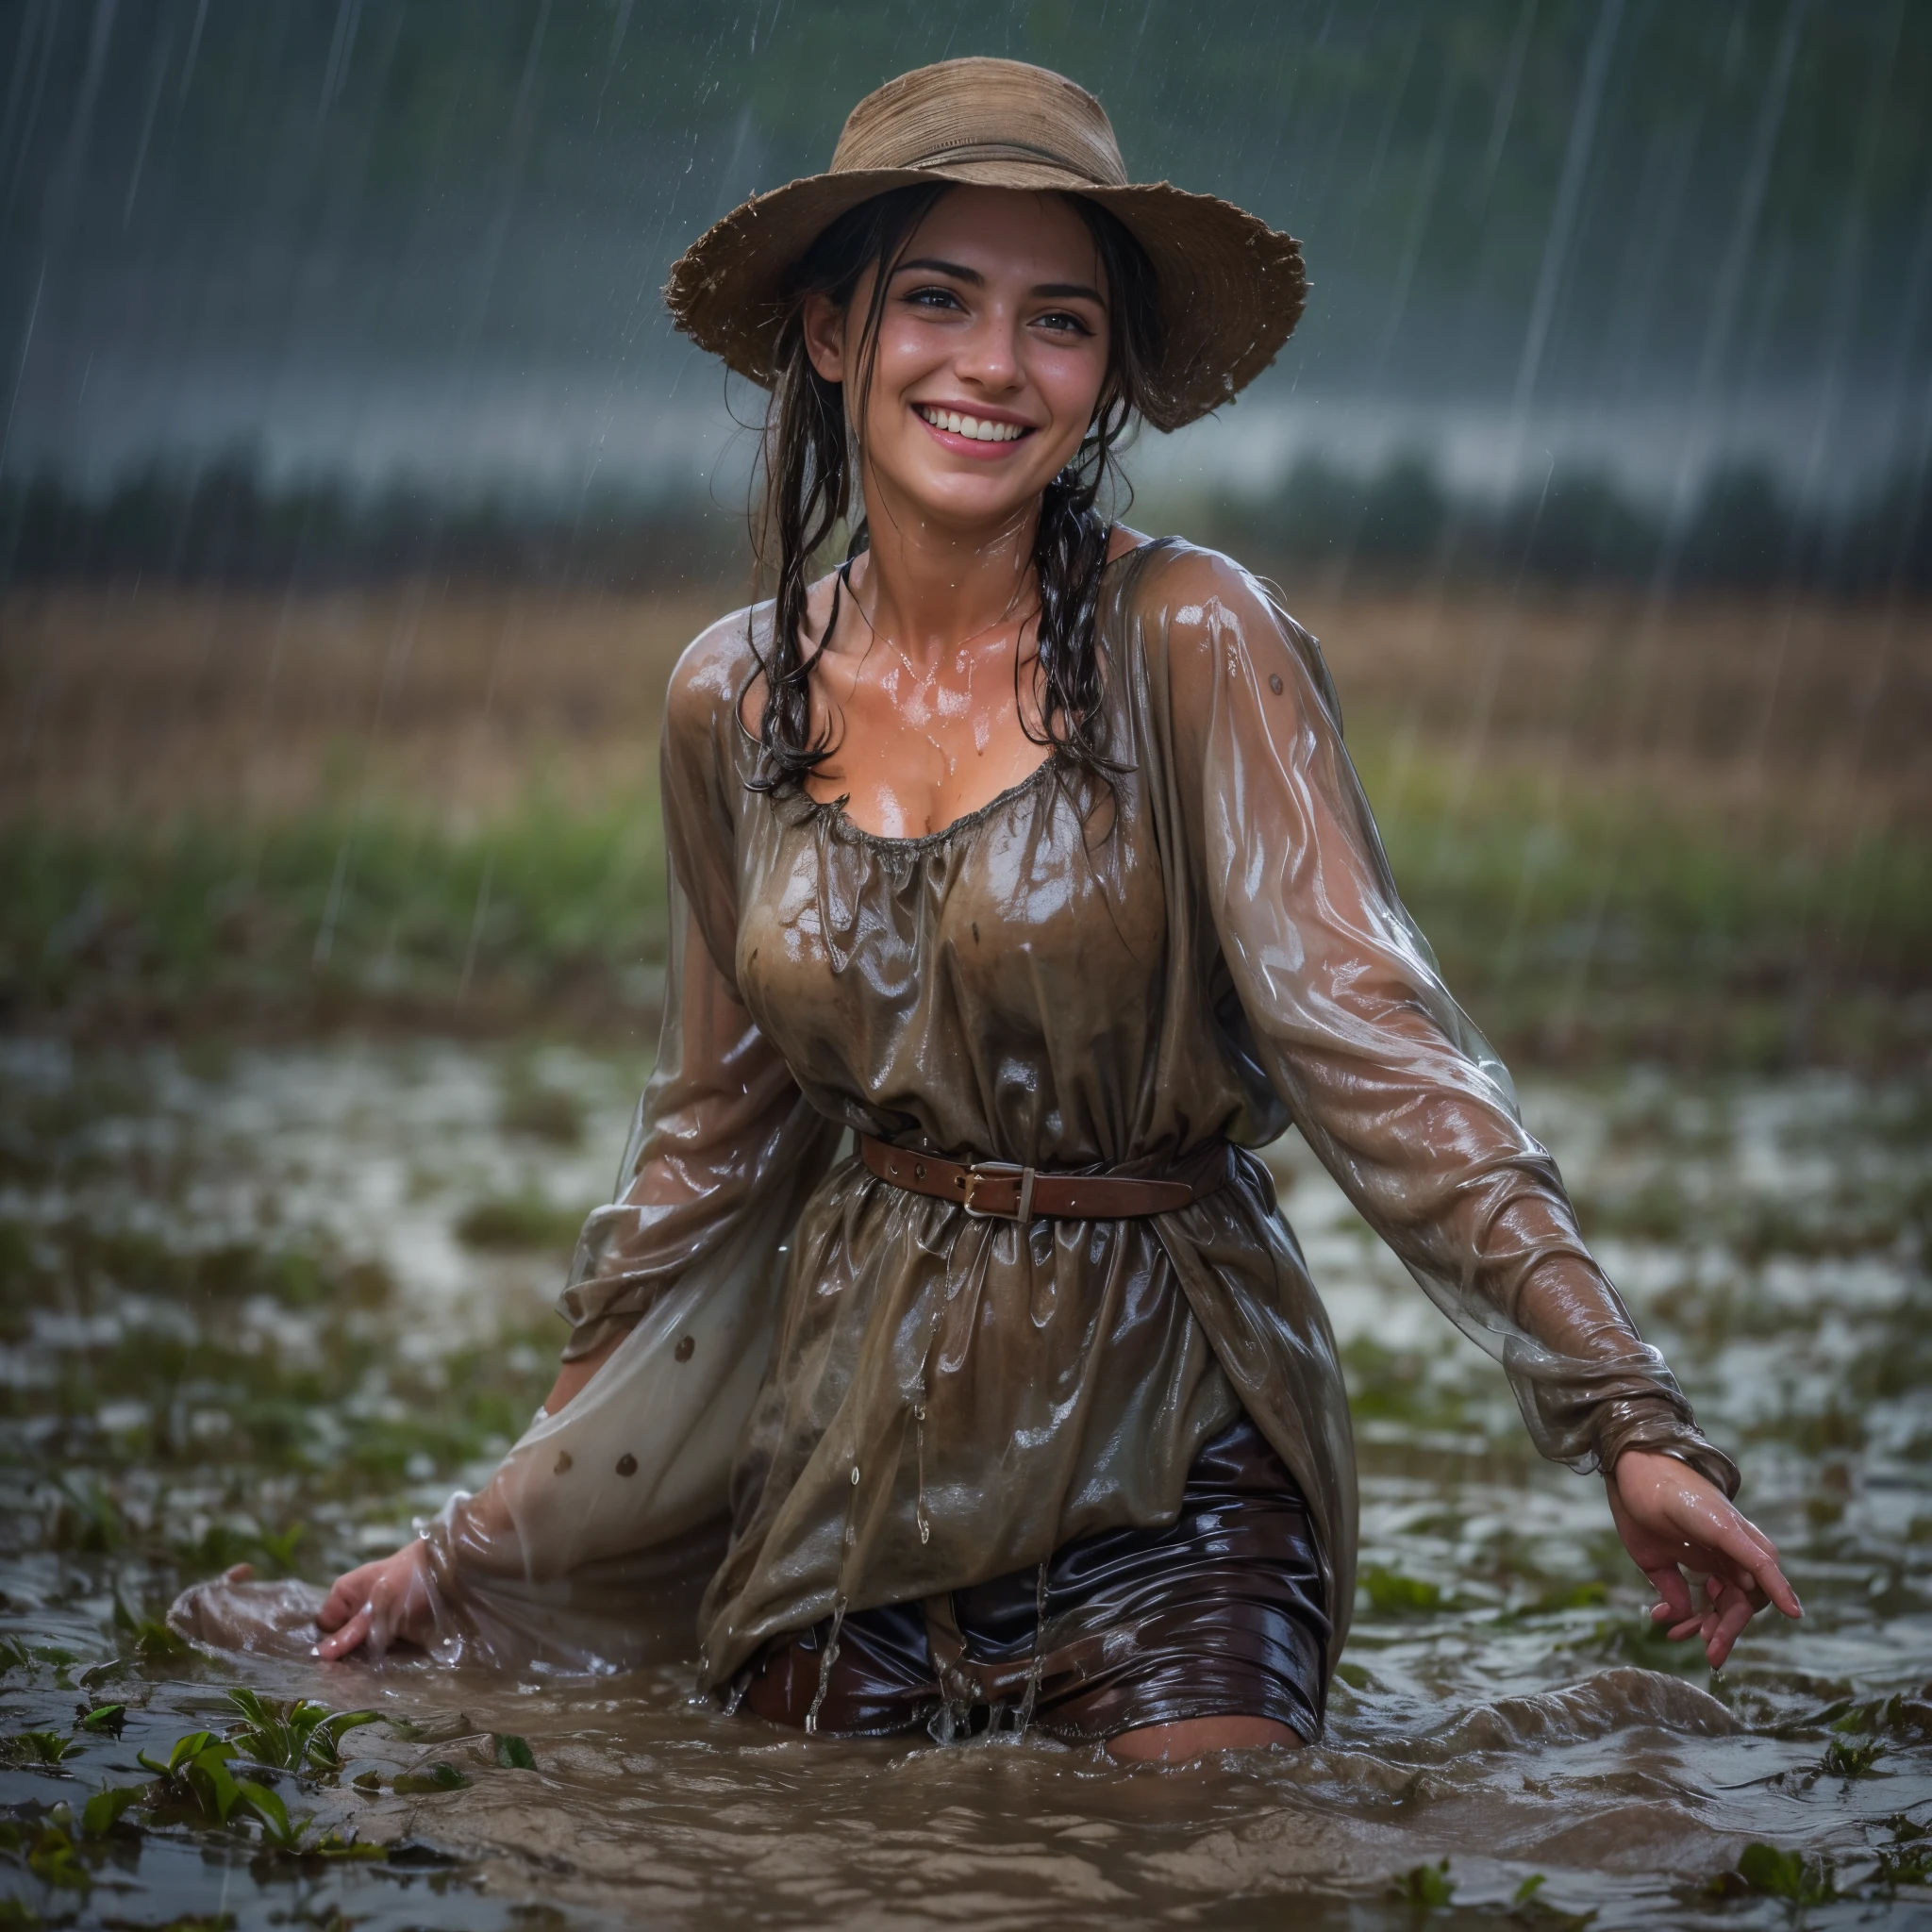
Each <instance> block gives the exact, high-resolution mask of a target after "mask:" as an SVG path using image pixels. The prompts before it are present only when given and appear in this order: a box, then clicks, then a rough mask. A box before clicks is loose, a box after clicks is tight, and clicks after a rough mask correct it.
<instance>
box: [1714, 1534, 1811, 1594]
mask: <svg viewBox="0 0 1932 1932" xmlns="http://www.w3.org/2000/svg"><path fill="white" fill-rule="evenodd" d="M1716 1530H1717V1534H1716V1537H1715V1539H1714V1541H1715V1546H1716V1548H1717V1549H1718V1550H1719V1551H1720V1552H1722V1554H1723V1555H1724V1556H1725V1557H1729V1558H1730V1560H1731V1561H1732V1562H1733V1563H1734V1564H1736V1565H1737V1566H1738V1568H1739V1569H1740V1570H1741V1571H1742V1572H1743V1573H1744V1574H1746V1575H1748V1576H1749V1577H1750V1578H1751V1580H1752V1581H1753V1582H1754V1583H1755V1584H1756V1585H1757V1588H1758V1589H1759V1590H1760V1591H1763V1593H1764V1594H1765V1596H1766V1597H1768V1598H1769V1599H1770V1600H1771V1602H1773V1603H1774V1604H1775V1605H1776V1606H1777V1607H1778V1608H1779V1609H1781V1610H1782V1611H1783V1612H1784V1613H1785V1615H1786V1616H1788V1617H1802V1616H1803V1615H1804V1614H1805V1607H1804V1605H1803V1604H1801V1603H1800V1602H1799V1601H1798V1592H1797V1591H1794V1590H1793V1589H1792V1588H1791V1586H1790V1584H1789V1583H1788V1582H1787V1581H1786V1580H1785V1573H1784V1572H1783V1571H1782V1570H1781V1569H1780V1568H1779V1567H1778V1560H1777V1545H1776V1544H1775V1543H1774V1542H1773V1541H1771V1539H1770V1538H1769V1537H1768V1536H1766V1535H1765V1534H1764V1532H1763V1531H1762V1530H1760V1529H1759V1528H1758V1527H1757V1524H1754V1523H1753V1522H1751V1521H1750V1519H1749V1518H1748V1517H1744V1516H1740V1514H1739V1513H1738V1511H1737V1510H1735V1509H1733V1510H1732V1511H1731V1512H1730V1514H1729V1516H1728V1517H1727V1518H1726V1519H1725V1520H1724V1522H1723V1523H1722V1524H1718V1525H1716Z"/></svg>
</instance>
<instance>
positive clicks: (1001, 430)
mask: <svg viewBox="0 0 1932 1932" xmlns="http://www.w3.org/2000/svg"><path fill="white" fill-rule="evenodd" d="M912 407H913V408H915V409H916V410H917V411H918V412H919V414H920V416H921V417H922V418H924V421H926V422H927V423H930V424H931V425H932V426H933V427H934V428H935V429H944V430H948V431H950V432H951V433H952V434H953V435H955V436H964V437H967V438H969V439H971V441H974V442H1018V441H1019V440H1020V439H1021V438H1022V437H1023V436H1030V435H1031V434H1032V433H1033V432H1032V431H1031V430H1030V429H1028V428H1027V427H1026V425H1024V423H990V422H988V421H987V419H986V418H985V417H983V416H969V415H967V414H966V413H965V412H964V410H961V409H936V408H932V407H931V406H930V405H929V404H926V403H914V404H913V406H912Z"/></svg>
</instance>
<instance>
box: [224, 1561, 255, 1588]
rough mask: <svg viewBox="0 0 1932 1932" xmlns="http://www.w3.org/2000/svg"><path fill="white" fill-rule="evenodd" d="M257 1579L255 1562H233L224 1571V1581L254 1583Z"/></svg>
mask: <svg viewBox="0 0 1932 1932" xmlns="http://www.w3.org/2000/svg"><path fill="white" fill-rule="evenodd" d="M254 1580H255V1565H254V1564H253V1563H231V1564H230V1565H229V1566H228V1567H227V1569H225V1570H224V1571H223V1572H222V1581H223V1582H224V1583H252V1582H253V1581H254Z"/></svg>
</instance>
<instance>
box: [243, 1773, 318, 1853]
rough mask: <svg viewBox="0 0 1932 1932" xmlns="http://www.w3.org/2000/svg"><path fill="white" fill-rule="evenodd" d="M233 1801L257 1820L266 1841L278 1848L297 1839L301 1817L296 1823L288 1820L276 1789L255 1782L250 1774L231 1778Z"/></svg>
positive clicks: (289, 1848)
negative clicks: (233, 1783) (233, 1791)
mask: <svg viewBox="0 0 1932 1932" xmlns="http://www.w3.org/2000/svg"><path fill="white" fill-rule="evenodd" d="M235 1803H236V1805H237V1806H238V1807H240V1808H241V1809H242V1810H244V1811H251V1812H253V1813H254V1814H255V1816H256V1818H257V1819H258V1820H259V1821H260V1824H261V1835H262V1837H263V1838H265V1839H266V1840H268V1841H269V1843H270V1844H272V1845H274V1846H275V1847H276V1848H277V1849H278V1850H280V1851H285V1852H286V1851H293V1850H294V1849H295V1846H296V1843H297V1841H298V1840H300V1839H301V1836H302V1830H303V1825H304V1824H307V1823H308V1821H307V1820H306V1819H305V1820H303V1821H302V1822H301V1823H300V1824H292V1825H291V1824H290V1823H289V1807H287V1806H286V1805H285V1804H283V1803H282V1800H281V1795H280V1793H279V1792H276V1791H272V1790H269V1788H268V1787H267V1786H266V1785H262V1784H257V1783H256V1782H255V1780H254V1779H253V1778H246V1777H238V1778H237V1779H236V1780H235Z"/></svg>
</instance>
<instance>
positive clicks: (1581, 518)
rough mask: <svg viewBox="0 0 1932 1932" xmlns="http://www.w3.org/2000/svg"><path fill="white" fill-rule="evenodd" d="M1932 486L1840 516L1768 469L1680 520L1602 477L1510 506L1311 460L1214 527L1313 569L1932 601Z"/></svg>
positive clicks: (1243, 548)
mask: <svg viewBox="0 0 1932 1932" xmlns="http://www.w3.org/2000/svg"><path fill="white" fill-rule="evenodd" d="M1928 481H1932V479H1928V477H1927V475H1926V474H1925V472H1924V470H1923V469H1920V470H1918V471H1916V472H1913V471H1908V470H1905V469H1901V470H1899V471H1897V472H1895V473H1893V474H1892V475H1890V476H1888V477H1886V478H1884V479H1883V480H1882V481H1880V482H1879V483H1877V484H1876V485H1874V487H1872V488H1871V489H1869V490H1867V491H1864V492H1862V493H1860V494H1859V495H1857V496H1856V497H1855V498H1853V499H1852V500H1851V501H1850V502H1848V503H1846V504H1844V505H1842V506H1840V507H1832V506H1827V505H1816V504H1812V505H1807V504H1804V503H1800V502H1798V501H1797V500H1796V499H1795V498H1793V497H1792V496H1791V495H1790V493H1789V492H1788V491H1785V490H1784V489H1783V488H1782V487H1781V486H1780V484H1779V483H1778V481H1777V479H1776V478H1775V477H1774V475H1772V474H1771V473H1770V472H1769V471H1768V470H1765V469H1763V468H1762V467H1759V466H1757V465H1746V464H1729V465H1724V466H1721V467H1719V468H1716V469H1714V470H1712V471H1711V473H1710V474H1709V475H1707V477H1706V478H1705V480H1704V482H1703V485H1702V487H1701V488H1700V489H1698V490H1697V491H1695V492H1694V493H1693V494H1692V495H1691V498H1690V500H1689V501H1688V502H1687V503H1685V504H1684V505H1682V506H1681V507H1679V508H1675V509H1673V508H1672V507H1671V506H1669V505H1666V504H1663V503H1659V502H1657V501H1654V500H1650V499H1646V498H1643V497H1641V496H1638V495H1636V494H1634V493H1633V492H1632V491H1630V490H1629V489H1627V488H1626V487H1625V486H1624V485H1623V484H1621V483H1619V482H1618V481H1617V480H1616V479H1615V478H1614V477H1611V476H1609V475H1605V474H1604V473H1602V472H1598V471H1586V470H1572V471H1561V470H1559V471H1557V472H1555V473H1554V474H1553V475H1551V476H1550V477H1549V479H1548V481H1547V483H1546V484H1543V485H1539V486H1536V487H1533V488H1530V489H1526V490H1524V491H1521V492H1519V493H1518V494H1516V495H1513V496H1510V497H1507V498H1506V499H1503V500H1501V501H1498V500H1496V499H1494V498H1491V497H1484V496H1481V495H1477V494H1474V493H1470V492H1461V491H1454V490H1452V489H1450V488H1449V487H1448V486H1447V485H1446V484H1445V483H1444V482H1443V481H1442V479H1441V475H1439V473H1438V472H1437V471H1436V470H1435V469H1434V467H1433V466H1432V465H1431V464H1430V463H1428V462H1427V461H1426V460H1425V459H1424V458H1420V457H1402V458H1396V459H1394V460H1393V461H1391V462H1390V463H1389V464H1388V465H1386V466H1385V467H1384V468H1383V469H1381V470H1380V471H1379V472H1376V473H1374V474H1373V475H1361V474H1359V473H1356V472H1351V471H1348V470H1345V469H1342V468H1340V467H1338V466H1337V465H1335V464H1333V463H1330V462H1327V461H1324V459H1322V458H1307V459H1305V460H1303V461H1302V462H1300V463H1297V464H1296V465H1295V467H1294V468H1293V469H1292V470H1291V472H1290V474H1289V475H1288V477H1287V479H1286V481H1285V482H1284V483H1283V484H1282V486H1281V487H1280V489H1278V490H1276V491H1273V492H1271V493H1269V494H1267V495H1265V496H1260V497H1253V496H1250V497H1233V496H1229V497H1223V498H1221V499H1219V500H1217V501H1215V502H1213V503H1211V504H1209V505H1208V506H1207V507H1206V509H1205V512H1204V514H1205V517H1206V520H1207V522H1208V524H1209V525H1211V527H1212V533H1213V537H1214V540H1215V541H1219V542H1222V543H1224V544H1225V546H1226V547H1228V548H1230V549H1233V550H1236V551H1238V552H1239V553H1241V555H1243V556H1253V557H1255V558H1257V559H1262V560H1279V561H1282V562H1293V563H1296V564H1300V565H1303V566H1307V565H1310V564H1313V565H1323V564H1327V565H1331V566H1340V565H1347V566H1351V567H1353V566H1356V565H1359V566H1360V567H1362V568H1363V569H1364V570H1366V571H1369V572H1374V571H1384V572H1388V571H1393V572H1398V573H1403V574H1409V573H1417V572H1422V571H1441V572H1442V573H1443V574H1445V575H1451V576H1461V577H1478V578H1497V577H1501V578H1504V579H1505V580H1508V579H1511V578H1514V577H1516V576H1518V575H1524V576H1529V577H1540V578H1544V579H1551V580H1556V581H1559V582H1567V583H1590V582H1609V583H1620V584H1632V583H1635V584H1653V583H1654V584H1657V585H1659V586H1660V587H1662V588H1666V589H1697V588H1711V589H1734V590H1748V589H1754V588H1768V587H1771V586H1774V585H1789V586H1802V587H1804V588H1807V589H1811V590H1819V591H1834V592H1839V593H1842V594H1852V595H1857V594H1870V593H1871V592H1874V591H1883V590H1887V589H1890V588H1893V587H1896V588H1899V589H1903V590H1907V591H1928V590H1932V489H1928V487H1927V485H1928Z"/></svg>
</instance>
